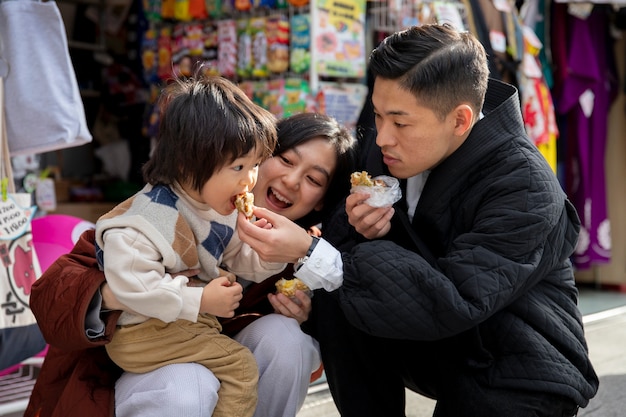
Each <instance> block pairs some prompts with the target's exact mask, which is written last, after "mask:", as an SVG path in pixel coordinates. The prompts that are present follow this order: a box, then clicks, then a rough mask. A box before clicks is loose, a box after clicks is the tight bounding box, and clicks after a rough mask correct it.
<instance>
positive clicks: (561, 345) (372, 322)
mask: <svg viewBox="0 0 626 417" xmlns="http://www.w3.org/2000/svg"><path fill="white" fill-rule="evenodd" d="M484 112H485V117H484V118H483V119H482V120H481V121H479V122H478V123H477V124H476V125H475V127H474V128H473V130H472V133H471V134H470V136H469V138H468V139H467V141H466V142H465V143H464V144H463V145H462V146H461V148H459V149H458V150H457V151H456V152H455V153H454V154H452V155H451V156H450V157H449V158H447V159H446V160H445V161H444V162H443V163H441V164H440V165H439V166H438V167H436V168H435V169H433V170H432V172H431V174H430V176H429V178H428V181H427V183H426V186H425V188H424V190H423V193H422V195H421V198H420V200H419V203H418V206H417V209H416V212H415V215H414V219H413V222H412V226H413V230H414V231H415V233H416V235H417V236H418V237H419V239H421V240H422V241H423V243H424V244H425V249H423V250H422V251H421V252H427V251H430V252H431V254H432V256H433V259H435V260H434V261H431V262H432V264H429V262H428V261H427V260H426V259H428V258H429V257H428V256H420V255H419V254H417V253H416V252H418V251H420V249H417V248H416V246H415V244H414V243H413V241H412V239H411V237H410V235H409V234H408V233H407V232H406V231H405V230H404V229H405V228H403V227H402V225H401V223H400V222H399V217H398V213H396V215H395V217H394V220H393V225H392V231H391V232H390V233H389V234H388V235H387V236H385V237H384V238H383V239H380V240H375V241H369V242H364V241H363V239H361V240H360V241H359V240H358V239H356V240H353V241H347V240H346V236H354V233H355V232H354V231H353V230H351V229H350V226H348V225H347V222H345V216H336V217H335V218H334V219H333V220H332V221H331V223H329V224H328V225H325V226H324V237H325V238H326V239H327V240H329V241H330V242H331V243H333V244H335V245H336V246H337V247H339V248H343V249H344V250H346V251H345V252H344V255H343V257H344V284H343V287H342V288H341V289H340V290H338V292H337V295H338V297H339V299H340V302H341V307H342V309H343V311H344V313H345V314H346V316H347V318H348V320H349V321H350V322H351V323H352V324H353V325H354V326H356V327H358V328H359V329H361V330H364V331H366V332H368V333H370V334H373V335H376V336H381V337H386V338H394V339H410V340H422V341H438V342H437V343H442V342H441V341H442V340H443V343H445V341H450V343H456V344H457V346H456V347H455V348H453V349H456V352H457V353H458V355H460V356H461V357H464V358H465V362H466V363H467V364H470V366H476V367H477V368H481V369H485V370H486V371H485V372H487V373H488V375H487V377H488V378H489V380H491V381H493V382H495V383H497V384H498V385H500V386H502V387H518V388H525V389H531V390H539V391H543V392H556V393H560V394H562V395H566V396H568V397H570V398H573V399H574V400H575V401H577V402H578V404H580V405H582V406H584V405H586V404H587V402H588V399H589V398H591V397H593V395H595V393H596V391H597V387H598V379H597V376H596V374H595V372H594V370H593V368H592V365H591V363H590V362H589V359H588V355H587V353H588V352H587V346H586V342H585V339H584V333H583V326H582V320H581V314H580V312H579V310H578V308H577V296H578V293H577V290H576V288H575V285H574V277H573V272H572V268H571V265H570V261H569V256H570V255H571V254H572V252H573V250H574V248H575V245H576V240H577V236H578V230H579V226H580V223H579V220H578V216H577V214H576V212H575V210H574V208H573V207H572V206H571V204H570V203H569V202H568V201H567V199H566V196H565V195H564V193H563V191H562V189H561V187H560V184H559V182H558V180H557V179H556V177H555V175H554V174H553V172H552V170H551V168H550V166H549V165H548V164H547V163H546V161H545V160H544V158H543V156H542V155H541V154H540V152H538V150H537V148H536V147H535V146H534V145H533V144H532V143H531V142H530V141H529V139H528V138H527V137H526V135H525V131H524V127H523V123H522V119H521V114H520V112H519V101H518V95H517V92H516V91H515V89H514V88H513V87H511V86H508V85H506V84H502V83H499V82H497V81H493V80H492V81H490V86H489V92H488V96H487V101H486V103H485V109H484ZM365 169H367V170H368V171H369V172H370V173H371V174H372V175H374V176H375V175H378V174H382V173H385V170H384V166H383V165H382V163H381V157H380V152H377V151H376V150H375V149H374V150H373V151H372V152H370V157H369V159H368V163H367V165H366V166H365ZM401 208H402V206H401V205H399V206H398V207H396V211H397V212H398V211H400V210H401ZM424 255H426V254H424ZM459 337H461V338H459ZM459 340H464V341H465V343H464V344H460V343H458V341H459ZM468 341H469V343H467V342H468ZM478 352H480V353H478ZM457 353H455V355H456V354H457ZM425 360H428V359H427V358H425ZM471 364H473V365H471Z"/></svg>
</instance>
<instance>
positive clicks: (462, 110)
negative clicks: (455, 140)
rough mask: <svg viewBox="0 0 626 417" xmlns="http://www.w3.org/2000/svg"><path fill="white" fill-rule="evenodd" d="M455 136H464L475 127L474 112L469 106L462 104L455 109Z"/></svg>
mask: <svg viewBox="0 0 626 417" xmlns="http://www.w3.org/2000/svg"><path fill="white" fill-rule="evenodd" d="M454 116H455V118H454V134H455V135H457V136H464V135H465V134H467V133H468V132H469V130H470V129H471V127H472V126H473V125H474V118H475V117H474V110H473V109H472V107H471V106H470V105H468V104H460V105H458V106H457V107H456V108H455V109H454Z"/></svg>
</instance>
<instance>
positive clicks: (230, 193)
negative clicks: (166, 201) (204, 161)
mask: <svg viewBox="0 0 626 417" xmlns="http://www.w3.org/2000/svg"><path fill="white" fill-rule="evenodd" d="M260 162H261V158H259V155H258V154H257V153H256V152H255V151H254V150H252V151H251V152H248V153H247V154H246V155H244V156H242V157H240V158H237V159H235V160H234V161H233V162H231V163H229V164H227V165H225V166H223V167H222V168H220V169H219V170H217V171H215V172H214V173H213V175H212V176H211V178H209V180H208V181H207V182H206V183H205V184H204V186H202V189H201V190H200V192H198V191H196V190H188V189H187V190H186V191H187V193H188V194H189V195H190V196H191V197H192V198H193V199H195V200H197V201H199V202H201V203H205V204H207V205H208V206H210V207H211V208H212V209H213V210H215V211H217V212H218V213H219V214H221V215H223V216H227V215H229V214H231V213H232V212H233V210H235V204H234V201H235V197H236V196H237V194H239V193H242V192H244V191H250V190H251V189H252V187H254V184H256V179H257V175H258V172H259V164H260Z"/></svg>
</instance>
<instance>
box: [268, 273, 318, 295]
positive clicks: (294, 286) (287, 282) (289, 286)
mask: <svg viewBox="0 0 626 417" xmlns="http://www.w3.org/2000/svg"><path fill="white" fill-rule="evenodd" d="M297 290H300V291H304V292H306V293H308V294H309V296H311V295H313V292H312V291H311V289H310V288H309V287H308V286H307V285H306V284H305V283H304V282H302V281H300V280H299V279H298V278H292V279H285V278H281V279H279V280H278V281H276V291H278V292H279V293H281V294H284V295H286V296H287V297H295V295H296V291H297Z"/></svg>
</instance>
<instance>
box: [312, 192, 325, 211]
mask: <svg viewBox="0 0 626 417" xmlns="http://www.w3.org/2000/svg"><path fill="white" fill-rule="evenodd" d="M326 192H328V190H326ZM323 208H324V200H323V199H322V200H320V202H319V203H317V204H316V205H315V207H313V210H315V211H322V209H323Z"/></svg>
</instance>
